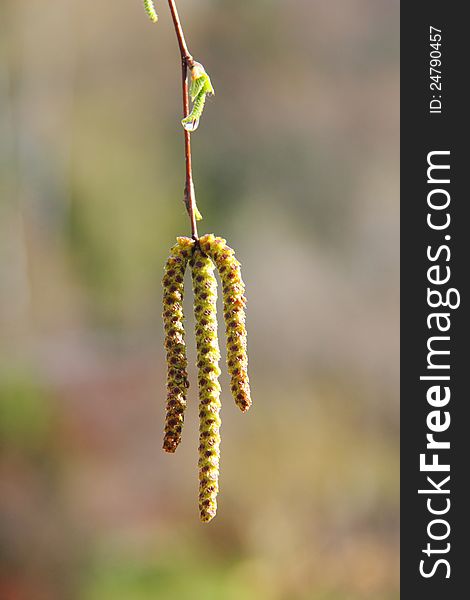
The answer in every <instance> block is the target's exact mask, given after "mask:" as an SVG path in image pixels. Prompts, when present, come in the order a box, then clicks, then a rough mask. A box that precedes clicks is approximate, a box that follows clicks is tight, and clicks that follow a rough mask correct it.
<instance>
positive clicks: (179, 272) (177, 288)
mask: <svg viewBox="0 0 470 600" xmlns="http://www.w3.org/2000/svg"><path fill="white" fill-rule="evenodd" d="M193 249H194V241H193V240H192V239H190V238H187V237H179V238H177V243H176V244H175V245H174V246H173V248H172V249H171V254H170V257H169V258H168V260H167V263H166V265H165V275H164V277H163V322H164V328H165V348H166V360H167V367H168V370H167V407H166V419H165V435H164V440H163V449H164V450H166V452H175V450H176V448H177V447H178V444H179V443H180V441H181V430H182V428H183V422H184V411H185V408H186V394H187V389H188V387H189V381H188V374H187V370H186V369H187V359H186V344H185V341H184V327H183V318H184V315H183V293H184V273H185V270H186V265H187V263H188V261H189V259H190V258H191V255H192V253H193Z"/></svg>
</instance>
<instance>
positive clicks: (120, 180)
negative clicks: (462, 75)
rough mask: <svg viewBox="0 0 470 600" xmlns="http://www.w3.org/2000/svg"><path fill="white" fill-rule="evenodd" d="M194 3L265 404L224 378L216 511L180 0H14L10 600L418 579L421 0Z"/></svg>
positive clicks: (0, 205)
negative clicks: (404, 170) (410, 119)
mask: <svg viewBox="0 0 470 600" xmlns="http://www.w3.org/2000/svg"><path fill="white" fill-rule="evenodd" d="M178 5H179V9H180V13H181V17H182V20H183V24H184V26H185V30H186V35H187V38H188V41H189V45H190V49H191V51H192V52H193V54H194V56H195V58H197V59H199V60H201V61H202V62H203V63H204V64H205V66H206V67H207V69H208V71H209V73H210V74H211V77H212V80H213V83H214V86H215V88H216V96H215V98H213V99H211V100H209V101H208V106H207V108H206V111H205V114H204V116H203V118H202V121H201V127H200V129H199V130H198V131H197V132H196V133H195V134H194V135H193V150H194V171H195V182H196V191H197V196H198V204H199V207H200V209H201V211H202V213H203V214H204V217H205V219H204V221H202V223H201V225H200V231H201V233H204V232H214V233H216V234H218V235H222V236H223V237H226V238H227V240H228V241H229V243H230V245H232V246H233V247H234V248H235V249H236V250H237V254H238V257H239V258H240V260H241V261H242V263H243V272H244V278H245V282H246V284H247V295H248V331H249V354H250V360H251V362H250V375H251V380H252V391H253V398H254V406H253V408H252V410H251V411H250V412H249V413H248V414H247V415H242V414H241V413H239V412H238V410H237V409H236V407H235V406H234V404H233V402H232V399H231V397H230V394H229V392H228V385H227V377H226V376H225V375H224V378H223V381H222V384H223V396H222V403H223V408H222V421H223V425H222V458H221V469H222V471H221V493H220V496H219V514H218V516H217V517H216V519H215V520H214V521H213V522H212V523H210V524H209V525H202V524H200V523H199V521H198V512H197V397H196V389H195V386H193V387H192V388H191V390H190V397H189V404H190V406H189V414H188V417H187V420H186V425H185V431H184V435H183V443H182V446H181V448H180V449H179V451H178V452H177V454H176V455H174V456H171V455H165V454H164V453H163V451H162V450H161V442H162V427H163V417H164V405H165V389H164V386H165V363H164V350H163V346H162V324H161V283H160V281H161V276H162V271H163V264H164V260H165V258H166V256H167V253H168V249H169V247H170V246H171V245H172V243H173V242H174V239H175V237H176V236H177V235H186V234H188V231H189V229H188V219H187V216H186V214H185V209H184V206H183V202H182V188H183V183H184V181H183V179H184V166H183V146H182V144H183V141H182V128H181V125H180V122H179V121H180V118H181V117H180V106H181V97H180V68H179V54H178V48H177V43H176V39H175V36H174V31H173V29H172V26H171V21H170V17H169V11H168V7H167V5H166V3H165V2H163V1H159V2H156V7H157V11H158V12H159V15H160V21H159V23H158V25H152V24H151V23H150V21H149V20H148V19H147V17H146V15H145V13H144V12H143V9H142V5H141V1H140V0H126V1H122V2H96V1H95V2H83V1H82V2H78V1H72V0H31V1H29V2H16V1H13V0H1V3H0V330H1V336H0V475H1V492H0V512H1V517H0V563H1V566H0V599H1V600H56V599H57V600H69V599H70V600H75V599H76V600H150V599H152V600H153V599H155V598H165V599H168V600H186V599H188V600H189V599H191V600H193V599H196V600H199V599H204V600H307V599H318V600H368V599H371V600H372V599H373V600H388V599H390V600H391V599H395V598H398V557H397V553H398V400H397V398H398V217H399V215H398V117H399V114H398V34H399V32H398V17H399V3H398V0H349V1H348V2H327V1H326V0H297V1H292V2H281V1H276V0H271V1H268V0H251V1H250V2H241V1H240V0H197V1H196V0H193V1H191V2H190V1H189V0H179V3H178ZM186 312H187V324H188V328H187V329H188V335H187V340H188V345H189V358H190V362H191V365H193V364H194V359H195V351H194V336H193V334H192V324H193V320H192V315H191V304H190V294H188V304H187V311H186ZM222 364H223V363H222ZM190 376H191V379H192V381H195V379H196V374H195V369H194V368H193V367H191V371H190Z"/></svg>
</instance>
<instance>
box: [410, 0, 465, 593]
mask: <svg viewBox="0 0 470 600" xmlns="http://www.w3.org/2000/svg"><path fill="white" fill-rule="evenodd" d="M466 9H467V5H466V4H465V3H460V2H445V1H444V0H441V1H440V2H438V1H435V0H427V1H419V0H415V1H413V2H402V3H401V91H400V96H401V291H400V295H401V365H400V367H401V490H400V494H401V598H402V599H404V600H408V599H410V600H421V598H423V599H426V600H433V599H434V598H436V599H437V598H439V600H444V599H445V600H453V599H454V598H455V599H458V600H463V598H467V597H469V598H470V591H469V589H468V584H467V580H470V548H469V543H470V539H469V538H468V534H469V529H470V528H469V519H470V465H469V463H470V419H469V417H468V415H469V410H468V406H469V404H470V394H469V391H468V389H467V386H466V381H465V379H466V377H465V375H466V373H467V372H469V373H470V351H469V350H470V332H469V329H470V328H469V326H468V316H469V285H468V280H469V278H470V217H468V215H469V214H470V211H469V210H468V209H469V208H470V194H469V190H468V189H467V179H468V174H469V173H470V169H469V166H468V164H467V162H468V159H469V158H470V151H469V146H470V139H469V138H470V119H469V114H470V98H467V92H466V91H465V90H466V89H468V88H469V87H470V86H469V85H468V81H469V76H470V75H469V74H470V65H469V61H470V21H469V20H468V19H466V18H465V16H464V12H467V11H466ZM431 25H433V26H435V27H438V28H440V29H442V46H441V51H442V71H443V77H442V84H443V90H442V100H443V111H442V114H441V115H430V114H429V110H428V105H429V100H430V99H431V95H432V92H430V89H429V83H430V80H429V51H430V46H429V27H430V26H431ZM433 150H450V152H451V155H450V163H451V171H450V173H451V184H450V188H449V187H448V188H447V189H449V191H450V193H451V198H452V200H451V205H450V211H451V218H452V222H451V225H450V228H449V231H446V232H445V233H448V234H450V235H451V241H449V242H448V243H449V246H450V248H451V252H452V256H451V261H450V262H449V263H448V264H449V265H450V268H451V272H452V278H451V283H450V285H451V286H452V287H456V288H458V289H459V291H460V294H461V305H460V307H459V308H458V309H457V310H450V311H449V312H450V313H451V319H452V327H451V329H450V333H449V335H450V336H451V341H450V349H451V355H450V363H451V370H450V375H451V382H450V387H451V394H452V396H451V401H450V403H449V406H448V410H450V413H451V426H450V429H449V430H448V431H447V432H446V433H445V434H442V439H449V440H450V442H451V449H450V451H447V452H448V457H449V460H450V462H451V471H450V476H451V479H450V489H451V493H450V500H451V503H452V504H451V509H450V511H449V513H448V514H447V515H446V518H447V519H448V521H449V523H450V525H451V533H450V536H449V538H448V540H446V541H449V542H450V544H451V549H450V552H449V554H448V555H446V556H444V555H442V556H443V557H444V558H447V559H448V560H449V562H450V565H451V576H450V578H449V579H446V578H445V569H443V568H439V569H438V570H437V572H436V574H435V576H433V577H431V578H429V579H425V578H423V577H422V576H421V575H420V573H419V563H420V560H422V559H423V558H426V556H425V555H424V554H423V553H422V549H423V548H425V547H426V544H427V542H428V541H430V540H429V539H428V536H427V532H426V528H427V525H428V523H429V521H430V520H431V519H432V518H433V517H432V516H431V515H429V513H428V511H427V508H426V497H425V496H420V495H418V489H420V488H423V487H424V486H425V483H426V475H425V474H423V473H420V470H419V455H420V453H423V452H425V449H426V448H425V446H426V433H427V432H428V430H427V427H426V415H427V413H428V412H429V410H432V408H431V407H430V406H429V405H428V404H427V402H426V390H427V387H428V385H429V384H428V383H425V382H421V381H420V380H419V377H420V375H422V374H424V372H425V370H426V357H427V348H426V342H427V339H428V337H429V335H430V332H429V330H428V328H427V325H426V317H427V315H428V313H429V312H431V310H430V309H429V308H428V306H427V302H426V288H427V279H426V274H427V269H428V267H429V266H430V265H429V262H428V260H427V258H426V248H427V246H428V245H429V244H431V245H434V246H436V244H437V245H439V243H445V242H441V239H442V238H443V236H444V234H443V233H442V232H440V233H439V232H433V231H432V230H430V229H429V228H428V227H427V224H426V216H427V212H428V209H427V200H426V199H427V193H428V191H429V189H430V188H429V185H428V184H427V180H426V170H427V160H426V159H427V154H428V152H430V151H433ZM439 477H440V474H439V473H438V474H437V475H436V478H437V479H439ZM441 478H442V477H441ZM435 545H436V547H438V546H439V544H438V543H437V542H436V543H435ZM442 545H444V542H443V543H442ZM436 558H439V556H437V555H436ZM428 564H429V563H428Z"/></svg>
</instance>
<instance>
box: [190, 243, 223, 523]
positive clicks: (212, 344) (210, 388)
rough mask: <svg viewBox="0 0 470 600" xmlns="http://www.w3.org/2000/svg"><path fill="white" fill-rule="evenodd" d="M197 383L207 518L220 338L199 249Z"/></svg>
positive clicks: (212, 494) (211, 503) (214, 466)
mask: <svg viewBox="0 0 470 600" xmlns="http://www.w3.org/2000/svg"><path fill="white" fill-rule="evenodd" d="M190 264H191V268H192V279H193V292H194V315H195V319H196V343H197V366H198V384H199V419H200V426H199V463H198V464H199V512H200V517H201V521H204V522H208V521H210V520H211V519H212V518H213V517H214V516H215V514H216V511H217V493H218V491H219V481H218V480H219V456H220V449H219V447H220V435H219V428H220V416H219V412H220V384H219V375H220V369H219V359H220V351H219V342H218V339H217V314H216V303H217V281H216V279H215V277H214V264H213V263H212V261H211V260H210V258H208V257H207V256H205V255H204V254H202V253H201V252H200V250H199V249H196V250H195V251H194V255H193V258H192V259H191V263H190Z"/></svg>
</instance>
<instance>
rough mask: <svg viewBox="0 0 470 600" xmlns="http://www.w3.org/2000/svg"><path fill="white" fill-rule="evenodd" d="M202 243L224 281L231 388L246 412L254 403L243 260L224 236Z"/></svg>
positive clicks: (239, 404)
mask: <svg viewBox="0 0 470 600" xmlns="http://www.w3.org/2000/svg"><path fill="white" fill-rule="evenodd" d="M199 244H200V248H201V249H202V251H203V252H204V253H205V254H207V255H208V256H209V257H210V258H211V259H212V260H213V261H214V263H215V264H216V266H217V270H218V271H219V275H220V279H221V281H222V290H223V296H224V319H225V330H226V335H227V366H228V370H229V373H230V379H231V382H230V389H231V391H232V395H233V398H234V400H235V403H236V404H237V406H238V407H239V408H240V410H241V411H242V412H246V411H247V410H248V409H249V408H250V406H251V393H250V382H249V379H248V355H247V343H246V327H245V306H246V298H245V296H244V294H245V284H244V283H243V280H242V277H241V270H240V263H239V262H238V260H237V259H236V257H235V252H234V251H233V250H232V248H230V247H229V246H227V244H226V241H225V240H224V239H223V238H220V237H215V236H214V235H213V234H207V235H204V236H202V237H201V238H200V240H199Z"/></svg>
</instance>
